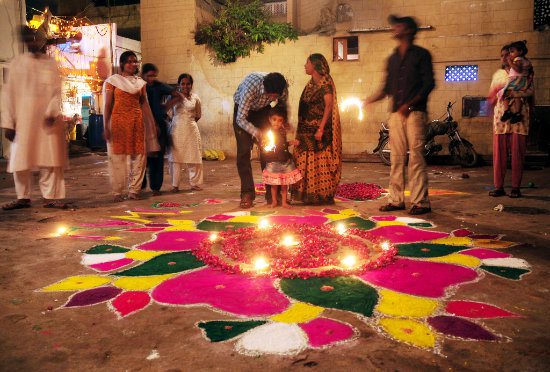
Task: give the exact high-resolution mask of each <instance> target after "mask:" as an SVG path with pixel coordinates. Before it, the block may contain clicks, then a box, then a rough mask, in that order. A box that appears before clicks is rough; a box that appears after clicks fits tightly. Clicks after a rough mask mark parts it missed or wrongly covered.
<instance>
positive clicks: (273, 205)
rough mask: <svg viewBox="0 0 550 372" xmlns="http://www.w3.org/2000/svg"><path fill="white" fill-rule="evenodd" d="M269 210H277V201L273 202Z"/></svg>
mask: <svg viewBox="0 0 550 372" xmlns="http://www.w3.org/2000/svg"><path fill="white" fill-rule="evenodd" d="M271 208H277V201H276V200H275V202H274V203H271Z"/></svg>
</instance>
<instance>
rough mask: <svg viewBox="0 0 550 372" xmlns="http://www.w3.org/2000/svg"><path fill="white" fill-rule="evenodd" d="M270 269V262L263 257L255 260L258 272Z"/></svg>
mask: <svg viewBox="0 0 550 372" xmlns="http://www.w3.org/2000/svg"><path fill="white" fill-rule="evenodd" d="M268 267H269V262H267V260H266V259H265V258H263V257H258V258H256V260H254V268H255V269H256V270H258V271H262V270H265V269H267V268H268Z"/></svg>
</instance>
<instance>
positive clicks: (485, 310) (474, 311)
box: [445, 300, 519, 318]
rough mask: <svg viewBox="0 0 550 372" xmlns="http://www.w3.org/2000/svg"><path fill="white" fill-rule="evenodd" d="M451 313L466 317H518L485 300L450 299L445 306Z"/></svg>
mask: <svg viewBox="0 0 550 372" xmlns="http://www.w3.org/2000/svg"><path fill="white" fill-rule="evenodd" d="M445 311H447V312H448V313H449V314H453V315H458V316H463V317H466V318H502V317H517V316H519V315H518V314H514V313H512V312H509V311H507V310H504V309H501V308H500V307H496V306H493V305H489V304H485V303H483V302H474V301H462V300H458V301H450V302H449V303H447V307H446V308H445Z"/></svg>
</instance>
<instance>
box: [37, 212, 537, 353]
mask: <svg viewBox="0 0 550 372" xmlns="http://www.w3.org/2000/svg"><path fill="white" fill-rule="evenodd" d="M188 212H189V211H185V210H182V209H181V208H180V206H177V208H176V207H174V208H170V206H168V205H166V206H164V207H162V206H160V205H159V206H155V207H154V208H152V209H141V210H136V211H131V212H127V214H125V215H120V216H111V217H109V218H108V219H105V220H102V221H98V222H95V223H88V224H84V225H82V226H77V227H74V228H72V229H71V230H70V232H69V236H70V237H78V238H86V239H92V240H116V239H114V238H116V237H117V236H113V235H112V234H119V235H122V234H120V233H121V232H131V233H133V234H143V236H144V237H145V238H144V241H143V242H142V243H139V244H136V245H134V246H131V247H128V246H124V245H122V244H116V243H119V242H120V240H123V238H121V237H118V238H119V240H118V241H115V242H108V241H107V242H105V243H101V244H98V245H94V246H92V247H90V248H89V249H88V250H86V251H85V252H84V254H83V256H82V261H81V263H82V265H84V266H86V267H88V268H89V269H90V273H89V274H86V275H77V276H72V277H68V278H65V279H63V280H61V281H59V282H57V283H54V284H51V285H48V286H45V287H43V288H41V289H40V290H39V291H42V292H59V291H67V292H72V294H71V295H70V296H69V298H68V300H67V302H66V303H65V304H64V305H62V306H61V307H60V308H59V309H66V308H78V307H83V306H93V305H99V304H106V305H107V306H108V308H109V309H110V310H112V311H113V312H114V313H115V314H116V315H117V316H118V317H119V318H124V317H128V316H130V315H132V314H135V313H137V312H139V311H140V310H142V309H144V308H146V307H147V306H155V303H156V304H162V305H171V306H179V307H187V306H195V307H203V308H205V311H211V310H213V311H216V312H218V313H219V314H220V319H219V320H216V321H200V320H199V319H197V323H196V326H197V328H198V329H200V331H201V332H202V334H203V335H204V337H205V338H206V339H207V340H209V341H210V342H212V343H216V342H232V343H234V345H235V349H236V350H237V351H238V352H240V353H242V354H245V355H261V354H284V355H290V354H297V353H299V352H301V351H303V350H305V349H308V348H309V349H319V348H326V347H331V346H336V345H339V344H341V343H345V342H349V341H350V340H352V339H354V338H357V337H360V333H359V331H358V329H357V328H356V327H355V326H354V325H353V324H349V323H347V322H343V321H341V320H338V319H332V318H329V317H328V316H327V314H326V313H325V310H326V309H338V310H343V311H347V312H350V313H352V314H354V315H356V317H357V322H365V323H366V324H368V325H369V326H371V327H373V328H374V329H376V330H377V331H379V332H380V333H381V334H383V335H385V336H387V337H390V338H392V339H394V340H396V341H398V342H403V343H406V344H410V345H413V346H416V347H419V348H424V349H427V350H431V351H433V352H436V353H440V352H441V346H442V345H443V344H444V342H445V340H446V339H455V340H456V339H458V340H468V341H491V342H503V341H508V340H509V338H508V337H507V336H505V335H500V334H498V333H497V332H495V331H493V330H491V329H489V328H487V327H486V326H485V325H484V324H483V323H482V321H481V320H482V319H490V318H508V317H518V316H521V315H519V314H514V313H512V312H510V311H507V310H505V309H501V308H499V307H498V306H496V305H492V304H488V303H481V302H476V301H469V300H464V299H462V300H457V299H453V296H454V294H455V292H456V290H457V288H458V287H459V286H461V285H466V284H470V285H472V283H474V282H476V281H479V280H481V279H483V278H484V276H485V275H495V276H498V277H500V280H511V281H514V280H520V279H521V277H522V275H524V274H527V273H529V272H530V266H529V264H528V263H527V262H526V261H524V260H522V259H519V258H514V257H512V255H511V254H509V253H506V252H505V249H506V248H509V247H512V246H514V245H516V243H513V242H508V241H505V240H502V239H501V238H502V236H500V235H479V234H475V233H474V232H472V231H469V230H466V229H460V230H454V231H452V232H451V233H447V232H441V231H437V230H435V226H434V224H433V223H431V222H429V221H426V220H422V219H418V218H409V217H397V216H388V215H384V216H370V217H366V216H363V215H361V214H360V213H359V212H357V211H355V210H352V209H343V210H341V209H340V210H338V209H333V208H325V209H319V210H317V209H309V210H306V211H305V213H304V214H305V215H303V216H294V215H281V214H273V212H261V211H260V212H258V211H241V212H231V213H221V214H216V215H212V216H210V217H208V218H206V219H204V220H202V221H196V222H195V221H193V220H190V219H185V217H186V213H188ZM279 213H280V212H279ZM287 213H289V212H287ZM151 215H155V216H157V217H156V220H157V221H158V219H159V216H161V217H162V218H166V220H165V221H163V222H162V223H159V222H153V221H152V220H151V218H150V216H151ZM262 219H269V220H270V222H272V223H277V224H292V223H304V224H330V223H332V224H334V223H335V222H336V221H337V222H338V223H343V224H344V225H346V226H348V227H353V228H357V229H364V230H369V231H370V232H372V233H373V234H376V235H378V236H380V237H381V238H383V239H386V240H388V241H390V242H391V243H393V244H394V245H395V247H396V248H397V249H398V255H397V256H396V257H395V260H394V261H393V262H392V263H391V264H389V265H387V266H385V267H382V268H380V269H376V270H372V271H367V272H366V273H364V274H361V275H358V276H351V275H350V276H340V277H316V278H309V279H288V278H285V279H277V278H271V277H266V276H262V277H254V276H249V275H237V274H228V273H225V272H222V271H217V270H214V269H213V268H211V267H208V266H206V265H205V264H204V263H202V262H201V261H199V260H198V259H196V258H195V256H194V255H193V254H192V252H191V251H192V250H193V248H195V247H196V246H197V245H198V244H199V243H200V242H201V241H202V240H203V239H205V238H208V236H209V235H210V234H211V232H214V231H220V230H224V229H227V228H239V227H249V226H256V225H257V224H258V223H259V222H260V221H261V220H262ZM106 233H107V234H109V235H107V236H106V235H105V234H106ZM151 234H152V238H150V237H151ZM92 271H93V272H92ZM330 314H331V316H334V317H337V314H338V313H335V312H331V313H330ZM332 314H336V315H332Z"/></svg>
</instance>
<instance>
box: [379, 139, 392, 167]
mask: <svg viewBox="0 0 550 372" xmlns="http://www.w3.org/2000/svg"><path fill="white" fill-rule="evenodd" d="M390 155H391V151H390V139H389V138H386V139H385V140H383V141H382V144H381V145H380V149H379V150H378V156H380V160H382V163H384V164H386V165H391V161H390Z"/></svg>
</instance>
